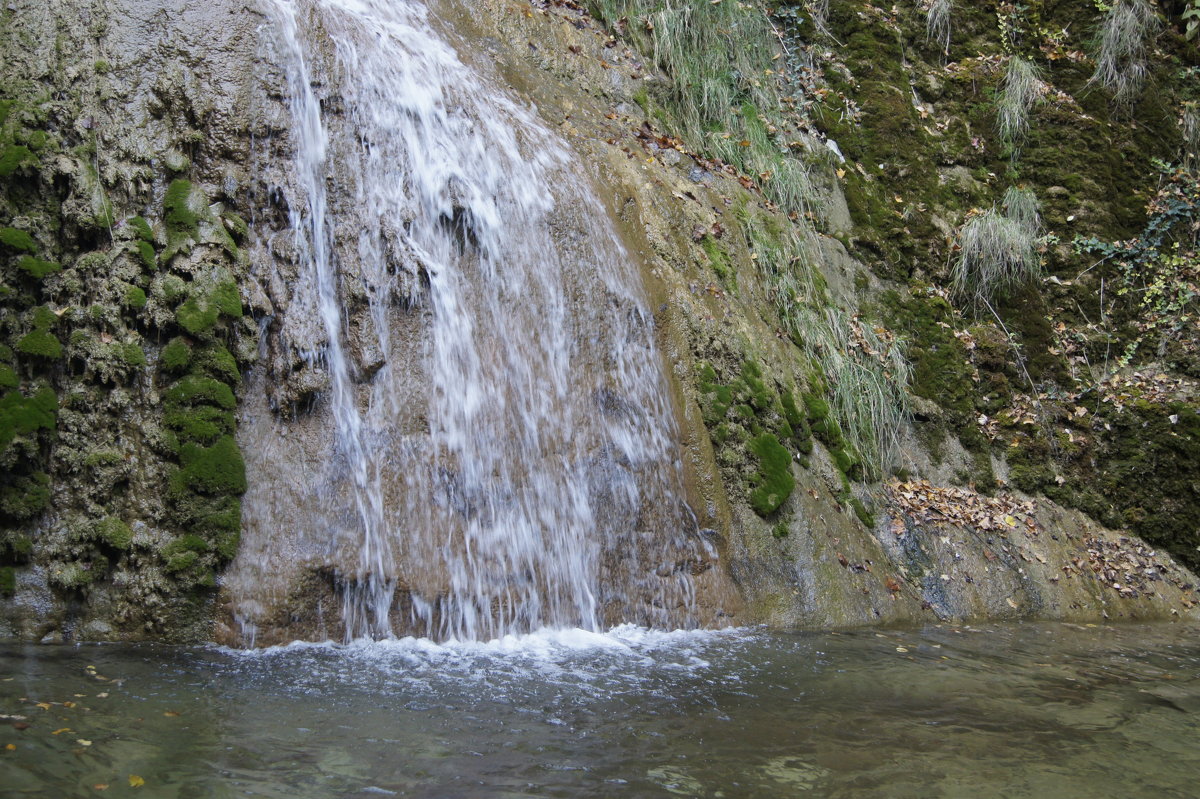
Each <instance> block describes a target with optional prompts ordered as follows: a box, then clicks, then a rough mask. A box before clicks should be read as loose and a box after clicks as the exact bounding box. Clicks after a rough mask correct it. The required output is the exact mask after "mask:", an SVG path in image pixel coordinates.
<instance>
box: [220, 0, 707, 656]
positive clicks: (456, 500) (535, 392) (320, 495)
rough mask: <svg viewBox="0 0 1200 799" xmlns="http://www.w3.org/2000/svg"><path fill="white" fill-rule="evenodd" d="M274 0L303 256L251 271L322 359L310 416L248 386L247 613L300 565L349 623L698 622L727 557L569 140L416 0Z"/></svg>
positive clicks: (498, 626) (397, 627) (351, 633)
mask: <svg viewBox="0 0 1200 799" xmlns="http://www.w3.org/2000/svg"><path fill="white" fill-rule="evenodd" d="M265 1H266V8H267V10H268V17H269V20H270V23H269V28H268V30H267V33H268V38H269V40H270V41H271V42H272V46H273V47H274V57H275V60H276V61H277V62H278V63H279V65H280V67H281V68H282V69H283V70H284V73H285V75H286V83H287V96H286V105H287V108H288V112H289V115H290V120H288V121H285V122H283V123H282V125H281V127H283V126H286V127H290V130H291V133H290V137H289V140H290V148H291V158H290V161H291V167H290V170H289V174H288V176H287V178H286V179H284V180H281V181H280V182H281V184H285V185H281V186H280V187H279V188H278V189H277V190H276V194H277V196H284V195H286V198H285V202H286V206H287V209H288V210H287V214H286V218H287V225H286V229H281V230H280V231H279V232H278V233H277V234H276V235H275V236H274V237H273V238H272V237H270V236H265V237H264V241H263V242H262V245H261V246H260V247H259V257H258V258H257V260H258V261H261V262H263V263H266V264H271V263H276V262H279V261H281V260H282V261H285V262H288V263H290V264H291V266H292V272H291V273H290V274H280V273H278V272H276V273H272V274H264V275H262V276H261V278H262V282H263V283H264V284H268V285H270V286H274V287H275V288H274V289H273V290H272V295H273V296H274V297H275V298H276V303H275V304H276V306H277V307H276V312H275V314H273V316H272V318H270V323H269V325H268V327H267V329H268V336H267V338H268V339H269V340H270V342H271V343H270V347H271V348H272V349H273V350H275V351H284V350H286V351H291V352H294V353H295V354H296V356H297V357H296V365H295V366H294V367H293V369H294V370H295V372H296V374H306V375H311V374H312V373H313V372H314V371H318V372H319V371H322V370H323V373H324V376H323V377H321V378H320V381H319V382H320V385H319V389H320V390H319V391H317V392H316V394H315V399H314V400H313V401H312V407H311V409H299V410H297V409H294V408H281V407H276V408H274V409H273V412H272V411H268V410H266V403H265V401H262V402H261V403H260V404H259V405H258V406H257V410H256V406H255V402H254V397H251V398H250V400H249V401H248V403H247V405H248V408H249V410H248V411H247V412H246V414H245V415H244V418H243V420H242V429H243V434H242V435H243V439H244V449H245V450H246V451H247V458H248V466H249V471H250V474H251V482H252V488H251V490H250V492H249V493H248V494H247V496H246V512H245V526H246V528H247V538H248V539H249V540H248V541H247V545H246V546H244V547H243V552H242V554H241V555H239V558H238V561H237V562H235V564H234V567H233V569H232V570H231V573H230V576H229V579H228V581H227V585H226V593H227V595H228V596H229V597H230V598H231V605H232V607H233V612H234V615H235V617H237V618H238V619H239V620H240V621H241V622H242V623H243V625H244V626H245V627H246V628H247V629H249V630H253V629H254V628H255V625H257V624H259V623H260V622H261V621H262V618H261V617H262V616H263V615H264V613H265V611H264V608H265V607H267V606H268V605H270V604H271V603H272V602H275V603H278V602H279V601H281V600H283V599H284V598H283V597H280V596H278V594H279V593H280V592H281V591H283V590H284V589H282V588H280V587H279V585H277V584H274V583H273V581H272V579H271V577H272V573H273V572H274V571H278V570H281V569H284V570H285V569H286V567H285V565H284V564H285V561H287V562H289V563H288V565H291V566H294V565H295V562H296V561H303V562H304V563H305V564H306V568H309V569H310V570H311V571H313V572H314V573H325V574H327V575H332V576H331V579H332V581H333V582H334V583H335V584H336V586H337V590H338V591H339V593H340V596H341V602H342V609H341V610H342V614H341V624H342V629H343V633H344V635H345V636H346V637H348V638H353V637H362V636H374V637H379V636H386V635H389V634H394V633H399V632H415V633H419V634H425V635H431V636H434V637H439V638H450V637H452V638H470V639H479V638H492V637H498V636H502V635H506V634H509V633H520V632H527V631H530V630H533V629H536V628H539V627H543V626H554V627H563V626H577V627H583V628H585V629H597V628H599V627H601V626H602V625H605V624H611V623H616V622H618V621H633V622H637V623H642V624H648V625H674V626H679V625H688V624H691V623H694V622H695V619H694V618H693V617H692V592H693V585H692V572H693V571H696V570H697V564H700V563H704V562H706V561H707V560H709V559H711V558H712V557H713V556H714V555H715V550H714V548H713V547H712V545H711V543H709V542H708V541H707V540H706V539H705V538H704V537H703V536H702V535H700V534H698V533H697V531H696V529H695V527H696V525H695V521H694V519H693V517H692V516H691V513H690V511H689V510H688V507H687V504H686V502H685V501H684V498H683V490H682V477H681V466H680V464H679V462H678V455H677V452H678V451H679V447H678V442H677V435H676V432H675V429H676V428H675V423H674V421H673V416H672V409H671V402H670V399H669V396H670V395H669V387H668V384H667V381H666V379H665V377H664V374H663V367H662V364H661V362H660V359H659V356H658V354H657V352H656V349H655V344H654V340H653V324H652V320H651V318H650V316H649V314H648V312H647V310H646V308H645V305H646V300H645V298H644V297H643V295H642V289H641V287H640V279H639V275H638V271H637V268H636V267H635V266H634V265H633V264H632V263H631V259H630V258H629V256H628V255H627V253H626V252H625V250H624V248H623V247H622V246H621V244H620V242H619V240H618V238H617V236H616V234H615V232H614V230H613V229H612V226H611V223H610V222H609V221H608V219H607V217H606V215H605V212H604V209H603V208H602V206H601V205H600V204H599V202H598V201H597V200H596V199H595V198H594V192H593V191H592V189H591V188H590V185H589V183H588V180H587V179H586V178H585V177H584V175H583V174H582V173H581V172H580V171H579V170H578V169H577V168H576V167H575V166H574V164H573V163H572V159H571V157H570V155H569V153H568V151H567V150H566V148H565V146H564V145H563V144H562V143H561V142H559V141H558V140H557V139H556V138H555V137H554V136H553V135H552V134H551V133H550V132H549V131H548V130H546V129H545V128H544V126H542V124H541V123H540V122H538V121H537V119H536V118H535V117H534V115H533V114H532V113H531V112H530V111H529V110H527V109H525V108H523V107H521V106H519V105H518V104H516V103H515V102H513V101H512V100H510V99H508V98H507V97H506V96H505V94H504V93H503V92H502V91H500V90H498V89H497V88H496V87H495V86H494V85H491V84H490V83H488V82H487V81H486V79H485V78H484V77H482V76H480V75H478V74H477V73H475V72H473V71H472V70H471V69H468V68H467V67H466V66H465V65H464V64H463V63H462V62H461V61H460V60H459V58H458V56H457V54H456V52H455V50H454V49H453V48H452V47H451V46H450V45H449V44H448V43H447V41H446V39H445V38H444V37H443V36H441V35H439V33H438V32H437V31H436V30H435V23H436V20H435V19H434V18H433V17H432V16H431V14H430V12H429V11H428V10H427V8H426V7H425V6H424V5H422V4H421V3H418V2H414V1H412V0H304V2H291V1H289V0H265ZM317 75H321V76H322V77H321V79H320V80H317V79H316V76H317ZM263 268H264V269H265V270H267V271H269V270H270V269H275V268H276V267H273V266H267V267H263ZM280 306H286V307H280ZM270 379H271V376H263V375H259V377H258V379H257V380H255V381H252V383H251V387H250V388H249V390H248V391H249V393H250V394H255V392H258V391H262V392H263V396H265V395H266V393H269V387H268V386H266V384H267V383H269V381H270ZM274 379H280V376H279V375H275V376H274ZM306 416H311V417H314V418H317V419H323V420H325V421H324V422H323V424H325V425H326V426H327V427H331V429H329V430H326V431H321V432H315V433H310V434H308V435H307V437H306V435H305V434H304V433H303V432H301V431H302V430H303V429H306V428H305V425H306V424H307V427H308V428H309V429H311V427H312V423H311V422H308V423H306V422H305V421H304V419H303V418H301V417H306ZM314 441H315V442H317V443H315V444H314V443H312V442H314ZM298 528H303V529H302V530H298ZM287 535H294V536H295V537H296V538H297V540H298V541H301V542H302V543H299V544H295V545H290V547H289V548H286V549H285V548H282V547H281V545H279V544H278V543H276V542H275V541H276V537H287ZM319 542H324V543H323V544H321V543H319ZM272 591H273V592H274V593H275V594H276V595H275V596H267V594H269V593H270V592H272Z"/></svg>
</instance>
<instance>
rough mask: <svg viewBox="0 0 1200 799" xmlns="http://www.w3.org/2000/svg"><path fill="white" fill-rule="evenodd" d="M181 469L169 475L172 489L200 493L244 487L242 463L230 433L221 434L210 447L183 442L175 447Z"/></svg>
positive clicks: (235, 491)
mask: <svg viewBox="0 0 1200 799" xmlns="http://www.w3.org/2000/svg"><path fill="white" fill-rule="evenodd" d="M179 460H180V464H181V468H180V469H179V471H178V472H176V473H175V474H174V475H173V476H172V478H171V483H172V487H173V488H175V489H176V490H180V489H185V488H186V489H190V490H192V491H196V492H197V493H200V494H207V495H210V496H211V495H219V494H241V493H243V492H245V490H246V464H245V462H244V461H243V460H242V453H241V451H240V450H239V449H238V445H237V442H236V441H234V439H233V437H232V436H222V437H221V438H219V439H217V441H216V443H214V444H213V445H212V446H211V447H202V446H199V445H196V444H184V445H183V446H181V447H180V450H179Z"/></svg>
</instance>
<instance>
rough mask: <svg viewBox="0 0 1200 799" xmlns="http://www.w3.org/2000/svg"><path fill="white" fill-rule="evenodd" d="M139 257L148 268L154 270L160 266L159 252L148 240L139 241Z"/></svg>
mask: <svg viewBox="0 0 1200 799" xmlns="http://www.w3.org/2000/svg"><path fill="white" fill-rule="evenodd" d="M137 251H138V257H139V258H141V259H142V265H143V266H145V267H146V268H147V269H148V270H150V271H152V272H153V271H154V270H155V269H157V268H158V254H157V253H156V252H155V251H154V245H153V244H151V243H150V242H148V241H139V242H138V243H137Z"/></svg>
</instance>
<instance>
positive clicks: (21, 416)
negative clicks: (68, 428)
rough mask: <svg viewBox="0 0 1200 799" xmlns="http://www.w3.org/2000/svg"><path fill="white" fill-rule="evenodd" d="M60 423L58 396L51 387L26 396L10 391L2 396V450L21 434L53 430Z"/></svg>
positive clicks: (0, 441) (0, 432)
mask: <svg viewBox="0 0 1200 799" xmlns="http://www.w3.org/2000/svg"><path fill="white" fill-rule="evenodd" d="M57 423H58V397H57V395H55V393H54V391H53V390H51V389H50V388H45V387H43V388H41V389H38V391H37V392H36V393H35V394H34V395H33V396H32V397H26V396H24V395H23V394H21V392H19V391H9V392H8V393H7V394H5V395H4V396H3V397H0V452H3V451H4V450H5V449H6V448H7V447H8V445H9V444H10V443H12V440H13V439H14V438H15V437H16V436H19V435H27V434H29V433H33V432H36V431H38V430H53V429H55V427H56V426H57Z"/></svg>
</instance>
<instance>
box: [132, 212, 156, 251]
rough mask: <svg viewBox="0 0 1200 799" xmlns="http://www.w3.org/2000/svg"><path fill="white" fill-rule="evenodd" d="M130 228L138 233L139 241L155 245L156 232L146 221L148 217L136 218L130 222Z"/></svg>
mask: <svg viewBox="0 0 1200 799" xmlns="http://www.w3.org/2000/svg"><path fill="white" fill-rule="evenodd" d="M129 226H130V227H131V228H133V230H134V232H135V233H137V237H138V239H140V240H141V241H144V242H146V243H147V244H153V243H154V230H153V228H151V227H150V223H149V222H147V221H146V217H144V216H135V217H134V218H133V219H130V220H129Z"/></svg>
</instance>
